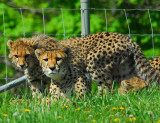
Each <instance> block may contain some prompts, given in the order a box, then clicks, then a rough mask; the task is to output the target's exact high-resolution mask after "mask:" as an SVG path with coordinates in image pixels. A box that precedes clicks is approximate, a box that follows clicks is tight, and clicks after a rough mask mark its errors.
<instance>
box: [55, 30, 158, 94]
mask: <svg viewBox="0 0 160 123" xmlns="http://www.w3.org/2000/svg"><path fill="white" fill-rule="evenodd" d="M55 44H56V46H57V47H67V48H69V49H70V53H69V54H68V57H69V62H70V63H71V64H72V65H73V66H74V67H76V69H78V70H80V71H81V72H82V74H86V73H88V74H90V76H91V78H92V80H94V81H96V82H97V83H98V88H99V90H100V92H101V91H102V90H111V89H112V84H113V81H114V80H115V82H118V83H120V82H121V81H122V80H125V79H129V78H132V77H134V76H137V72H139V75H140V78H141V79H143V80H145V81H147V83H150V82H154V81H155V82H158V83H160V78H159V73H158V72H157V71H155V70H154V69H153V68H152V67H151V65H150V64H149V62H148V61H147V59H146V57H145V56H144V54H143V53H142V51H141V49H140V47H139V45H137V43H136V42H135V41H134V40H132V39H131V38H130V37H128V36H125V35H123V34H119V33H109V32H101V33H96V34H92V35H88V36H86V37H80V38H71V39H67V40H61V41H55Z"/></svg>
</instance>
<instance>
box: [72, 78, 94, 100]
mask: <svg viewBox="0 0 160 123" xmlns="http://www.w3.org/2000/svg"><path fill="white" fill-rule="evenodd" d="M73 89H74V90H75V91H76V93H77V94H78V95H79V96H81V97H84V96H85V94H87V93H88V92H90V91H91V82H90V81H89V80H88V79H87V77H86V76H84V77H81V76H80V77H78V78H77V81H76V82H75V84H74V88H73Z"/></svg>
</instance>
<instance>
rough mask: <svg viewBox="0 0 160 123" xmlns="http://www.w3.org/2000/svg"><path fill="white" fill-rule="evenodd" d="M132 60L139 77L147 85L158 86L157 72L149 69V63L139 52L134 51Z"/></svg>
mask: <svg viewBox="0 0 160 123" xmlns="http://www.w3.org/2000/svg"><path fill="white" fill-rule="evenodd" d="M134 60H135V63H136V68H137V70H138V72H139V74H140V77H141V78H142V79H143V80H145V81H147V82H148V84H149V83H150V82H158V85H160V75H159V72H157V71H156V70H154V69H153V68H152V67H151V65H150V63H149V61H148V60H147V58H146V57H145V56H144V54H143V53H142V52H141V50H137V51H135V55H134Z"/></svg>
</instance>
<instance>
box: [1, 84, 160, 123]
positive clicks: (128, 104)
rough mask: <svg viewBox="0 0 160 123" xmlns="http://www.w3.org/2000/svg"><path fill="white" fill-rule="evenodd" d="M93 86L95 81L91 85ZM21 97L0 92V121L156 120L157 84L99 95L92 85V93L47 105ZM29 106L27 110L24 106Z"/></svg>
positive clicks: (158, 112) (159, 115) (159, 111)
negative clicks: (82, 97)
mask: <svg viewBox="0 0 160 123" xmlns="http://www.w3.org/2000/svg"><path fill="white" fill-rule="evenodd" d="M93 86H95V85H93ZM22 100H23V101H19V98H18V97H16V96H15V97H12V96H11V95H10V94H6V95H5V93H1V94H0V122H4V123H8V122H9V123H56V122H57V123H92V122H98V123H105V122H106V123H108V122H121V123H123V122H124V123H125V122H136V123H150V122H155V123H157V122H158V120H160V103H159V102H160V95H159V90H158V87H153V88H152V89H150V90H146V89H144V90H143V91H141V92H137V93H135V92H130V93H129V94H125V95H122V94H118V92H117V90H116V91H115V93H114V94H111V93H108V94H106V95H105V96H103V97H100V96H99V95H98V94H97V89H96V88H95V87H93V91H92V96H87V98H86V99H81V100H76V99H74V98H71V99H70V101H66V100H65V99H61V100H58V101H54V102H52V104H50V105H49V106H48V105H46V104H41V103H40V101H38V100H36V99H34V100H33V99H31V96H25V95H24V96H23V97H22ZM26 109H29V110H26Z"/></svg>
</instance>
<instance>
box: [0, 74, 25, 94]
mask: <svg viewBox="0 0 160 123" xmlns="http://www.w3.org/2000/svg"><path fill="white" fill-rule="evenodd" d="M26 79H27V77H26V76H22V77H20V78H18V79H16V80H14V81H12V82H9V83H7V84H5V85H3V86H0V93H1V92H4V91H6V90H8V89H10V88H13V87H15V86H17V85H20V84H21V83H24V82H25V80H26Z"/></svg>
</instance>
